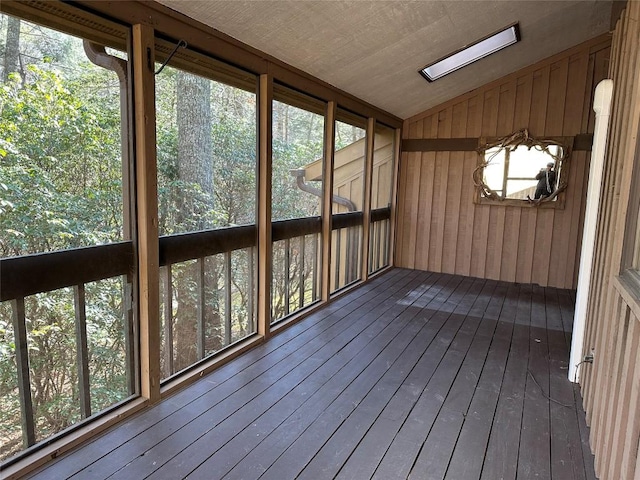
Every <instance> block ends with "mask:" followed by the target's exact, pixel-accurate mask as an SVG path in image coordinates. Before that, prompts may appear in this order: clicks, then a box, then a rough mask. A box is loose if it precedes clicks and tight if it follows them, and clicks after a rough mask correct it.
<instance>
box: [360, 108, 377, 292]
mask: <svg viewBox="0 0 640 480" xmlns="http://www.w3.org/2000/svg"><path fill="white" fill-rule="evenodd" d="M375 134H376V120H375V118H369V119H367V143H366V147H365V148H366V150H365V153H364V154H365V157H364V158H365V161H364V208H363V212H364V218H363V222H362V270H361V273H360V278H361V279H362V281H366V280H367V278H369V270H370V266H369V238H370V237H371V182H372V179H373V155H374V148H375V145H374V139H375Z"/></svg>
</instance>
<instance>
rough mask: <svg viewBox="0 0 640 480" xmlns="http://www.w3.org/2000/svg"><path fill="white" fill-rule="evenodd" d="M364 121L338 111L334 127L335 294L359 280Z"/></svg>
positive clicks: (333, 263)
mask: <svg viewBox="0 0 640 480" xmlns="http://www.w3.org/2000/svg"><path fill="white" fill-rule="evenodd" d="M365 128H366V121H365V120H364V119H362V118H359V117H356V116H354V115H352V114H350V113H348V112H345V111H343V110H338V112H337V120H336V124H335V153H334V165H333V198H332V202H331V212H332V216H333V232H332V239H331V288H332V291H337V290H339V289H340V288H343V287H345V286H346V285H349V284H350V283H353V282H355V281H356V280H359V279H360V278H361V271H360V265H361V259H362V208H363V202H364V177H365V175H364V168H365V153H366V135H365V134H366V130H365Z"/></svg>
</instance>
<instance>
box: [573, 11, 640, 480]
mask: <svg viewBox="0 0 640 480" xmlns="http://www.w3.org/2000/svg"><path fill="white" fill-rule="evenodd" d="M639 21H640V2H628V3H627V9H626V11H625V12H624V13H623V15H622V17H621V18H620V20H618V23H617V25H616V29H615V33H614V39H613V44H612V56H611V58H612V60H611V68H610V75H609V76H610V78H612V79H613V81H614V87H613V103H612V109H611V121H610V126H609V135H608V143H607V153H606V156H605V166H604V172H605V176H604V182H603V192H602V196H601V207H600V211H599V213H598V226H597V237H596V246H595V257H594V265H593V269H592V273H591V288H590V292H589V304H588V311H587V322H586V327H587V328H586V332H585V333H586V335H585V343H584V345H583V352H582V353H583V355H584V354H586V353H588V352H590V351H593V352H594V357H595V358H594V362H593V364H584V365H583V366H582V367H581V368H582V371H581V383H582V394H583V398H584V406H585V410H586V412H587V422H588V424H589V425H590V427H591V431H590V435H591V437H590V443H591V448H592V450H593V452H594V453H595V456H596V458H595V460H596V462H595V463H596V465H595V466H596V474H597V475H598V477H599V478H600V479H601V480H627V479H629V480H631V479H639V478H640V457H639V456H638V451H639V447H640V445H639V442H640V298H639V295H638V286H637V285H634V283H633V282H629V281H627V280H626V278H627V277H626V275H625V274H623V275H621V273H623V272H621V269H622V258H623V251H624V249H626V248H632V247H633V245H625V244H624V232H625V227H626V222H627V221H629V220H631V219H633V218H637V216H638V215H639V214H640V212H639V209H638V205H637V204H634V202H631V205H630V199H631V198H633V197H634V196H635V195H636V194H637V189H638V188H640V187H639V186H638V185H637V184H636V185H634V182H633V175H634V169H635V170H636V173H635V175H637V170H638V169H640V154H639V153H638V152H639V148H640V147H639V146H638V142H639V141H640V139H638V131H639V123H640V27H639V25H638V22H639ZM637 178H640V177H637Z"/></svg>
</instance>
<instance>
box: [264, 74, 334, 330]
mask: <svg viewBox="0 0 640 480" xmlns="http://www.w3.org/2000/svg"><path fill="white" fill-rule="evenodd" d="M324 108H325V105H324V103H322V102H319V101H317V100H315V99H313V98H310V97H307V96H305V95H302V94H300V93H298V92H295V91H293V90H290V89H288V88H285V87H283V86H282V85H275V86H274V101H273V125H272V132H273V163H272V177H271V178H272V183H271V191H272V194H271V195H272V200H271V211H272V220H273V222H274V229H273V235H274V237H273V247H272V248H273V250H272V267H273V270H272V282H271V319H272V322H273V323H275V322H278V321H280V320H282V319H283V318H286V317H287V316H289V315H291V314H293V313H295V312H297V311H299V310H301V309H303V308H305V307H307V306H309V305H311V304H312V303H314V302H316V301H318V300H319V298H320V287H319V283H320V265H321V262H320V256H321V251H322V248H321V233H320V230H321V222H320V217H319V215H320V213H321V209H322V197H323V193H322V189H323V181H322V170H323V165H324V158H323V148H324V122H325V120H324ZM301 233H302V234H301Z"/></svg>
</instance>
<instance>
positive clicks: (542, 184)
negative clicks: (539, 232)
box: [474, 130, 569, 205]
mask: <svg viewBox="0 0 640 480" xmlns="http://www.w3.org/2000/svg"><path fill="white" fill-rule="evenodd" d="M479 154H480V158H479V165H478V167H477V168H476V170H475V172H474V182H475V185H476V188H477V191H478V193H479V198H478V200H482V199H489V200H496V201H500V202H504V201H505V200H513V201H515V202H512V201H509V202H508V204H516V205H517V204H519V203H521V202H523V201H524V202H527V203H529V204H531V205H539V204H541V203H547V202H555V201H557V198H558V194H559V193H560V192H562V191H563V190H564V189H565V188H566V186H567V185H566V181H565V178H566V174H565V171H566V169H567V160H568V156H569V148H568V146H566V145H563V142H561V141H557V140H550V139H545V140H539V139H535V138H532V137H531V136H529V134H528V132H527V131H526V130H521V131H519V132H516V133H514V134H512V135H509V136H507V137H502V138H499V139H496V140H495V141H491V142H487V143H486V144H485V145H484V146H483V147H481V148H480V149H479ZM481 203H484V202H481Z"/></svg>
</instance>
